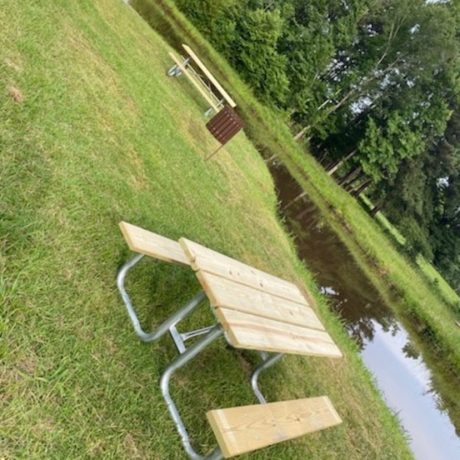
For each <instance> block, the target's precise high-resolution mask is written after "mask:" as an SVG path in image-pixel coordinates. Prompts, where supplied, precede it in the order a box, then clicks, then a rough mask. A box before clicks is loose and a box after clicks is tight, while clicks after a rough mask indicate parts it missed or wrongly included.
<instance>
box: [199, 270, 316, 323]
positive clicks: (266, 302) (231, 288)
mask: <svg viewBox="0 0 460 460" xmlns="http://www.w3.org/2000/svg"><path fill="white" fill-rule="evenodd" d="M197 278H198V280H199V281H200V283H201V285H202V287H203V289H204V291H205V293H206V295H207V296H208V298H209V301H210V303H211V305H212V306H214V307H226V308H229V309H232V310H237V311H242V312H246V313H250V314H253V315H256V316H261V317H264V318H269V319H273V320H276V321H281V322H284V323H289V324H295V325H298V326H305V327H310V328H312V329H319V330H324V327H323V325H322V324H321V322H320V320H319V319H318V317H317V316H316V314H315V312H314V311H313V310H312V309H311V308H310V307H307V306H306V305H301V304H298V303H295V302H291V301H290V300H286V299H282V298H280V297H276V296H273V295H272V294H269V293H267V292H264V291H260V290H258V289H254V288H253V287H250V286H244V285H241V284H240V283H237V282H235V281H233V280H228V279H225V278H222V277H220V276H217V275H213V274H211V273H207V272H203V271H199V272H197Z"/></svg>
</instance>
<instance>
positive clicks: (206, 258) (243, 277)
mask: <svg viewBox="0 0 460 460" xmlns="http://www.w3.org/2000/svg"><path fill="white" fill-rule="evenodd" d="M179 243H180V244H181V246H182V249H183V250H184V252H185V254H186V255H187V256H188V257H189V261H190V263H191V266H192V268H193V269H194V270H202V271H205V272H208V273H212V274H214V275H218V276H221V277H223V278H227V279H231V280H233V281H236V282H238V283H240V284H244V285H245V286H251V287H253V288H255V289H258V290H260V291H265V292H269V293H270V294H272V295H275V296H278V297H281V298H283V299H288V300H291V301H293V302H296V303H299V304H301V305H307V306H308V303H307V300H306V299H305V297H304V296H303V295H302V293H301V292H300V290H299V288H298V287H297V286H296V285H295V284H293V283H290V282H289V281H285V280H283V279H281V278H278V277H276V276H273V275H270V274H269V273H266V272H263V271H262V270H258V269H256V268H254V267H251V266H249V265H246V264H244V263H242V262H239V261H238V260H235V259H232V258H231V257H228V256H224V255H223V254H220V253H218V252H216V251H213V250H211V249H209V248H206V247H204V246H202V245H200V244H198V243H194V242H193V241H190V240H187V239H186V238H180V239H179Z"/></svg>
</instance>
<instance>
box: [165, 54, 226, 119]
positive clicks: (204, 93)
mask: <svg viewBox="0 0 460 460" xmlns="http://www.w3.org/2000/svg"><path fill="white" fill-rule="evenodd" d="M169 55H170V56H171V59H172V60H173V61H174V62H175V63H176V64H177V65H178V66H180V67H181V70H182V72H183V73H184V75H185V76H186V77H187V78H188V79H189V80H190V81H191V82H192V84H193V86H195V88H196V89H197V90H198V91H199V92H200V93H201V95H202V96H203V97H204V98H205V99H206V101H208V103H209V104H210V105H211V107H212V108H213V109H214V110H215V111H216V112H218V111H219V108H218V107H217V105H216V103H215V102H214V100H213V99H212V98H211V96H210V95H209V93H208V92H207V90H205V89H204V88H203V84H202V83H201V82H199V81H198V80H197V79H196V77H194V76H193V75H192V73H191V72H190V71H189V70H188V69H187V68H185V67H184V66H183V65H182V62H181V61H180V60H179V59H178V58H177V57H176V56H175V55H174V54H173V53H171V52H170V53H169Z"/></svg>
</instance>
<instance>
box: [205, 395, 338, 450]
mask: <svg viewBox="0 0 460 460" xmlns="http://www.w3.org/2000/svg"><path fill="white" fill-rule="evenodd" d="M207 417H208V421H209V423H210V425H211V428H212V430H213V432H214V435H215V436H216V438H217V442H218V444H219V447H220V449H221V451H222V454H223V455H224V457H225V458H229V457H233V456H235V455H239V454H243V453H245V452H251V451H253V450H256V449H260V448H261V447H266V446H270V445H272V444H276V443H279V442H282V441H287V440H289V439H294V438H298V437H299V436H303V435H304V434H307V433H312V432H314V431H318V430H322V429H324V428H329V427H332V426H335V425H339V424H340V423H342V420H341V419H340V417H339V415H338V414H337V412H336V411H335V409H334V407H333V406H332V403H331V401H330V400H329V398H328V397H327V396H320V397H316V398H308V399H298V400H294V401H282V402H275V403H270V404H258V405H254V406H242V407H234V408H230V409H218V410H212V411H209V412H208V413H207Z"/></svg>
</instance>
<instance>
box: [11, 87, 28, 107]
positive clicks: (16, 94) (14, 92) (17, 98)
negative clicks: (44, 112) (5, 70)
mask: <svg viewBox="0 0 460 460" xmlns="http://www.w3.org/2000/svg"><path fill="white" fill-rule="evenodd" d="M8 94H9V96H10V97H11V99H13V101H14V102H18V103H20V102H23V101H24V94H22V91H21V90H20V89H19V88H16V87H15V86H10V87H9V88H8Z"/></svg>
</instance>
